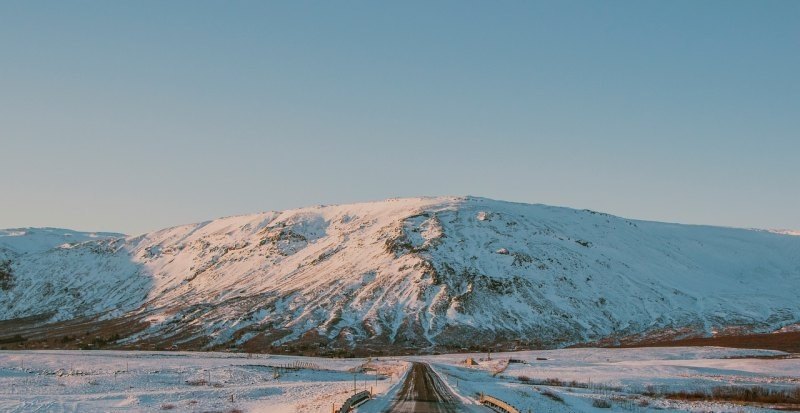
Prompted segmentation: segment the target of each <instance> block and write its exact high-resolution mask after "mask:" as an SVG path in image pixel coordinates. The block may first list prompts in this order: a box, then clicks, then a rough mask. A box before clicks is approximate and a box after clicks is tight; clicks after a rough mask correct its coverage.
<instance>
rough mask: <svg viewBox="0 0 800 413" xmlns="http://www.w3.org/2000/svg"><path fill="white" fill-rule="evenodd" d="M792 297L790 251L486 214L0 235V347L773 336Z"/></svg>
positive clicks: (403, 208)
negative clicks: (15, 341) (13, 340)
mask: <svg viewBox="0 0 800 413" xmlns="http://www.w3.org/2000/svg"><path fill="white" fill-rule="evenodd" d="M798 290H800V238H798V237H794V236H789V235H781V234H775V233H771V232H768V231H758V230H744V229H734V228H720V227H710V226H694V225H679V224H666V223H657V222H646V221H634V220H628V219H624V218H619V217H615V216H611V215H607V214H603V213H598V212H594V211H588V210H574V209H569V208H561V207H551V206H546V205H530V204H520V203H511V202H503V201H495V200H490V199H484V198H476V197H436V198H408V199H390V200H386V201H381V202H371V203H360V204H352V205H336V206H319V207H311V208H302V209H295V210H288V211H282V212H265V213H259V214H253V215H246V216H236V217H228V218H221V219H216V220H213V221H208V222H203V223H198V224H192V225H184V226H179V227H174V228H168V229H164V230H161V231H156V232H152V233H148V234H144V235H140V236H136V237H125V236H121V235H119V234H83V233H75V232H70V231H67V230H54V229H33V230H31V229H19V230H5V231H0V320H3V321H0V327H2V328H0V331H2V332H0V336H2V337H0V338H3V337H6V338H7V337H10V336H15V337H18V338H21V339H26V340H28V341H29V342H30V343H37V342H38V343H50V345H56V346H59V345H64V346H69V345H78V344H80V345H87V342H90V341H92V340H94V341H93V343H92V344H93V345H97V346H101V345H109V346H112V345H113V346H120V347H136V346H139V348H141V346H156V347H166V346H171V345H176V346H179V347H180V348H193V349H209V348H220V347H241V348H245V349H248V350H267V349H270V348H271V349H273V350H274V349H275V348H276V347H278V348H285V349H289V350H295V351H306V350H308V349H315V351H317V352H319V353H326V352H337V351H347V350H352V349H361V350H364V349H368V350H370V351H380V350H394V351H397V350H400V349H404V348H405V349H428V350H432V349H439V348H441V349H458V348H464V347H472V348H476V347H482V346H487V345H490V344H491V345H495V344H496V343H500V344H501V345H502V346H504V347H506V348H508V347H512V346H521V347H558V346H565V345H571V344H578V343H585V342H593V341H605V342H609V341H611V342H613V341H616V340H628V339H632V338H643V337H653V336H658V337H668V338H669V337H683V336H693V335H709V334H729V333H737V332H765V331H774V330H777V329H779V328H782V327H785V326H789V325H792V324H795V323H798V322H800V300H798V299H797V295H796V292H797V291H798ZM81 335H82V336H83V337H86V336H88V338H80V339H76V338H75V337H76V336H81ZM53 343H55V344H53ZM70 343H72V344H70ZM146 348H149V347H146Z"/></svg>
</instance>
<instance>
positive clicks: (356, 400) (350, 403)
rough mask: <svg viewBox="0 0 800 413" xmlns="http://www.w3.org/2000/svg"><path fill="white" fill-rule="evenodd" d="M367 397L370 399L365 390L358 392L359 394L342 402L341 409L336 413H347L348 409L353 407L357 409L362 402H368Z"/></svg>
mask: <svg viewBox="0 0 800 413" xmlns="http://www.w3.org/2000/svg"><path fill="white" fill-rule="evenodd" d="M369 397H370V394H369V392H368V391H366V390H364V391H360V392H358V393H356V394H354V395H352V396H350V398H348V399H347V400H346V401H345V402H344V404H343V405H342V408H341V409H339V411H338V413H347V412H349V411H350V409H352V408H353V407H357V406H358V405H359V404H361V403H363V402H364V401H366V400H369Z"/></svg>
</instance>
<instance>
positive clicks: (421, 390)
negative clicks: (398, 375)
mask: <svg viewBox="0 0 800 413" xmlns="http://www.w3.org/2000/svg"><path fill="white" fill-rule="evenodd" d="M465 407H466V406H463V405H462V404H461V403H460V402H459V401H458V400H457V399H456V398H455V396H453V395H452V394H451V393H450V390H448V389H447V387H446V386H445V385H444V383H442V379H441V378H439V376H438V375H436V373H434V372H433V370H431V367H430V366H429V365H427V364H425V363H414V364H413V365H412V366H411V371H409V372H408V375H407V376H406V380H405V381H404V382H403V387H402V388H401V389H400V391H399V392H398V393H397V396H396V398H395V401H394V403H392V405H391V406H390V407H389V410H387V412H388V413H460V412H464V411H466V410H465Z"/></svg>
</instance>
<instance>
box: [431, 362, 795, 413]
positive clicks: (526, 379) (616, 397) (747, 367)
mask: <svg viewBox="0 0 800 413" xmlns="http://www.w3.org/2000/svg"><path fill="white" fill-rule="evenodd" d="M781 355H785V354H784V353H782V352H777V351H769V350H742V349H727V348H720V347H670V348H636V349H600V348H591V349H561V350H549V351H526V352H515V353H499V354H491V355H490V357H491V359H492V360H491V361H488V360H486V359H487V354H452V355H442V356H433V357H430V358H429V359H428V361H429V362H430V363H432V365H433V366H434V369H435V370H437V371H438V372H439V373H440V375H441V376H442V378H444V379H445V380H447V381H448V382H449V383H450V384H451V385H453V386H454V387H455V386H457V387H458V389H459V391H460V392H461V393H462V394H463V395H465V396H469V395H472V396H473V397H474V396H475V395H476V394H478V393H480V392H483V393H485V394H488V395H491V396H494V397H498V398H500V399H501V400H504V401H506V402H509V403H511V404H512V405H513V406H515V407H516V408H518V409H520V411H523V412H527V411H528V409H530V411H533V412H595V411H609V409H608V408H603V409H600V408H596V407H593V406H592V403H593V402H594V401H595V400H605V401H608V402H610V403H611V405H612V407H611V408H610V409H611V410H612V411H637V412H638V411H642V412H643V411H650V410H661V409H664V410H666V411H669V410H673V411H693V412H740V411H742V412H748V411H754V412H755V411H769V409H763V408H757V407H753V406H743V405H736V404H731V403H710V402H684V401H676V400H670V399H667V398H664V397H661V396H658V395H656V396H646V395H645V394H647V393H649V392H650V393H656V394H664V393H670V392H679V391H682V390H686V391H692V390H704V391H710V390H711V389H713V388H715V387H720V386H731V385H733V386H745V387H752V386H766V387H769V388H774V389H796V388H798V386H800V359H799V358H775V359H770V358H768V357H774V356H781ZM468 357H471V358H473V360H474V361H475V362H477V363H478V364H477V365H473V366H467V365H466V364H465V360H466V359H467V358H468ZM756 357H759V358H756ZM509 359H513V360H517V361H519V362H512V363H508V361H509ZM498 371H499V372H498ZM495 373H496V374H495ZM547 382H549V383H552V384H555V385H545V384H543V383H547ZM548 393H549V394H550V397H548V395H547V394H548ZM553 395H555V397H553ZM556 398H561V399H562V401H559V400H555V399H556Z"/></svg>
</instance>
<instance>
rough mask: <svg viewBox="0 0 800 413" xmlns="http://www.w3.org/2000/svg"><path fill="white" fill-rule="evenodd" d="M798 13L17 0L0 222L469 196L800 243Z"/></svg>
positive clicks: (175, 218) (156, 217)
mask: <svg viewBox="0 0 800 413" xmlns="http://www.w3.org/2000/svg"><path fill="white" fill-rule="evenodd" d="M799 155H800V2H798V1H747V2H742V1H727V0H726V1H661V2H656V1H607V2H604V1H600V2H598V1H563V2H562V1H548V2H535V1H525V2H516V1H508V2H492V1H484V2H478V1H436V2H428V1H421V2H416V1H403V2H391V3H390V2H359V1H342V2H323V1H310V2H307V1H297V2H295V1H291V2H289V1H287V2H277V1H276V2H255V1H252V2H251V1H242V2H236V1H234V2H230V1H217V2H206V1H169V2H159V1H129V2H122V1H114V2H108V1H74V2H58V1H33V2H31V1H4V2H2V3H0V187H2V196H1V197H0V228H7V227H23V226H57V227H66V228H74V229H80V230H106V231H120V232H126V233H129V234H136V233H140V232H144V231H148V230H154V229H159V228H162V227H166V226H172V225H178V224H183V223H189V222H196V221H200V220H206V219H211V218H215V217H219V216H226V215H233V214H242V213H250V212H257V211H263V210H277V209H285V208H292V207H300V206H308V205H315V204H331V203H350V202H356V201H364V200H376V199H383V198H388V197H397V196H417V195H457V194H471V195H478V196H485V197H490V198H496V199H503V200H510V201H519V202H531V203H545V204H552V205H564V206H570V207H575V208H590V209H594V210H599V211H604V212H609V213H612V214H616V215H621V216H625V217H628V218H640V219H649V220H659V221H670V222H682V223H696V224H713V225H725V226H736V227H758V228H798V229H800V166H798V161H799V160H800V156H799Z"/></svg>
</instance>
